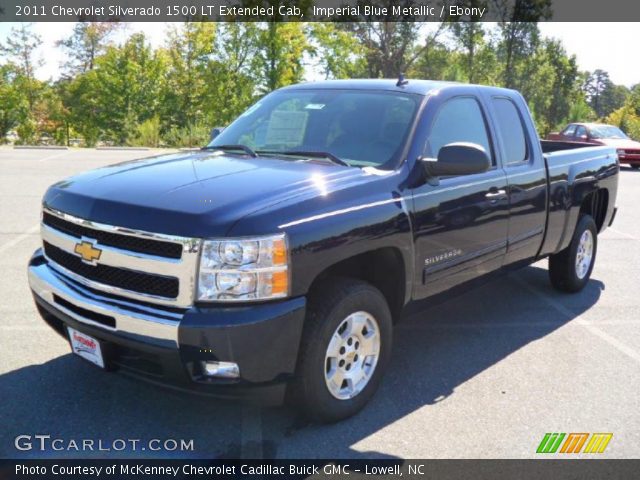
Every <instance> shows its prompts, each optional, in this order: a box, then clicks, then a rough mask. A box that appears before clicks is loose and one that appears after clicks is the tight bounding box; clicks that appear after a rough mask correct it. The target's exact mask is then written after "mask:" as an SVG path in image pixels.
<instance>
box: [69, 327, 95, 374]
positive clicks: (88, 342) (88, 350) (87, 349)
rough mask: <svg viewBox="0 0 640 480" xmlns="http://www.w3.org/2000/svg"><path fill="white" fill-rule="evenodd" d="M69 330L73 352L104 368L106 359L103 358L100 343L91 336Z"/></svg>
mask: <svg viewBox="0 0 640 480" xmlns="http://www.w3.org/2000/svg"><path fill="white" fill-rule="evenodd" d="M67 329H68V330H69V339H70V340H71V350H73V353H75V354H76V355H80V356H81V357H82V358H84V359H85V360H88V361H90V362H91V363H93V364H95V365H97V366H99V367H100V368H104V359H103V358H102V349H101V348H100V342H99V341H98V340H96V339H95V338H93V337H90V336H89V335H85V334H84V333H82V332H79V331H77V330H74V329H73V328H70V327H67Z"/></svg>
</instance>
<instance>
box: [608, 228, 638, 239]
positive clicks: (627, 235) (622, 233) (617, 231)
mask: <svg viewBox="0 0 640 480" xmlns="http://www.w3.org/2000/svg"><path fill="white" fill-rule="evenodd" d="M609 230H611V231H612V232H613V233H617V234H618V235H622V236H623V237H627V238H628V239H630V240H636V241H638V240H640V238H638V237H634V236H633V235H629V234H628V233H625V232H621V231H620V230H618V229H616V228H611V227H609Z"/></svg>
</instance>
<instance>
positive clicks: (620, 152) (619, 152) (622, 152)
mask: <svg viewBox="0 0 640 480" xmlns="http://www.w3.org/2000/svg"><path fill="white" fill-rule="evenodd" d="M616 153H617V154H618V155H624V150H622V149H621V148H619V149H618V150H616Z"/></svg>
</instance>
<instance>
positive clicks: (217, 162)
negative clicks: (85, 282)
mask: <svg viewBox="0 0 640 480" xmlns="http://www.w3.org/2000/svg"><path fill="white" fill-rule="evenodd" d="M365 175H366V174H365V173H363V171H362V170H360V169H358V168H350V167H343V166H339V165H333V164H330V163H326V162H325V161H318V162H315V161H307V160H305V161H297V160H292V159H277V158H271V157H270V158H266V157H260V158H248V157H240V156H235V155H221V154H220V153H219V152H208V151H198V152H189V153H179V154H173V155H164V156H160V157H152V158H146V159H142V160H134V161H129V162H124V163H120V164H117V165H111V166H107V167H103V168H99V169H97V170H92V171H89V172H86V173H83V174H80V175H77V176H74V177H71V178H68V179H66V180H63V181H61V182H58V183H56V184H54V185H53V186H51V187H50V188H49V190H48V191H47V193H46V194H45V197H44V204H45V205H47V206H49V207H51V208H54V209H56V210H60V211H62V212H65V213H69V214H71V215H74V216H77V217H80V218H85V219H89V220H92V221H95V222H100V223H105V224H108V225H116V226H121V227H127V228H134V229H138V230H145V231H149V232H158V233H165V234H171V235H184V236H193V237H207V236H209V237H213V236H224V235H225V234H226V233H227V232H228V231H229V229H230V228H231V227H232V226H233V224H234V223H235V222H236V221H238V220H239V219H241V218H242V217H244V216H245V215H248V214H250V213H252V212H254V211H256V210H259V209H262V208H265V207H268V206H272V205H274V204H276V203H279V202H283V201H287V200H292V199H294V198H296V197H301V196H306V197H308V196H317V195H326V193H327V191H332V190H333V189H337V188H341V186H344V185H345V184H350V183H351V182H353V181H356V182H358V179H361V178H363V177H364V176H365Z"/></svg>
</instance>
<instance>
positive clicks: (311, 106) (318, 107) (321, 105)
mask: <svg viewBox="0 0 640 480" xmlns="http://www.w3.org/2000/svg"><path fill="white" fill-rule="evenodd" d="M324 107H325V105H324V103H310V104H308V105H307V106H306V107H304V108H305V109H306V110H322V109H323V108H324Z"/></svg>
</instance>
